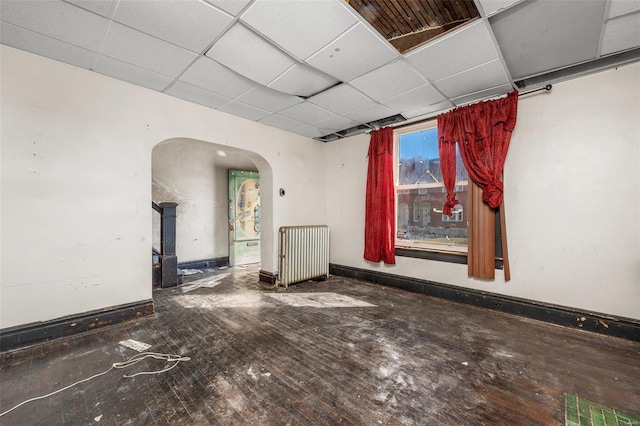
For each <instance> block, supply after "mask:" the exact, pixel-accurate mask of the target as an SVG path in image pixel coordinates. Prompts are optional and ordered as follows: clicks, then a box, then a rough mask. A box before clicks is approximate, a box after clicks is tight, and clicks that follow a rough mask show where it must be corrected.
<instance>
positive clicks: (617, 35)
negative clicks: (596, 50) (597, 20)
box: [601, 12, 640, 55]
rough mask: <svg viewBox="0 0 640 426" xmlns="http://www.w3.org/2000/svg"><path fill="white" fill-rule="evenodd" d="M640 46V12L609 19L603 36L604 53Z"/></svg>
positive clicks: (602, 51) (602, 52)
mask: <svg viewBox="0 0 640 426" xmlns="http://www.w3.org/2000/svg"><path fill="white" fill-rule="evenodd" d="M639 46H640V12H634V13H631V14H627V15H623V16H620V17H618V18H614V19H609V20H608V21H607V22H606V23H605V29H604V34H603V38H602V50H601V54H602V55H608V54H611V53H615V52H620V51H622V50H628V49H633V48H636V47H639Z"/></svg>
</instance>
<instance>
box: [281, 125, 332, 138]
mask: <svg viewBox="0 0 640 426" xmlns="http://www.w3.org/2000/svg"><path fill="white" fill-rule="evenodd" d="M291 131H292V132H293V133H297V134H299V135H302V136H306V137H308V138H319V137H321V136H325V135H327V134H328V133H326V132H322V131H321V130H320V129H318V128H317V127H313V126H304V127H298V128H297V129H293V130H291ZM329 133H330V132H329Z"/></svg>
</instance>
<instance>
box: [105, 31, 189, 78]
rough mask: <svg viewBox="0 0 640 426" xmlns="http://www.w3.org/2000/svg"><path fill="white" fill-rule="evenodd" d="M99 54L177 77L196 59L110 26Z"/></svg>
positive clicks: (164, 43) (149, 37)
mask: <svg viewBox="0 0 640 426" xmlns="http://www.w3.org/2000/svg"><path fill="white" fill-rule="evenodd" d="M101 53H103V54H104V55H106V56H110V57H112V58H114V59H118V60H120V61H123V62H128V63H130V64H133V65H136V66H138V67H141V68H146V69H148V70H151V71H154V72H157V73H161V74H165V75H168V76H170V77H177V76H178V75H179V74H180V73H182V72H183V71H184V69H185V68H187V66H189V64H190V63H191V62H192V61H193V60H194V59H196V57H197V56H198V55H196V54H195V53H193V52H189V51H188V50H185V49H182V48H180V47H177V46H174V45H173V44H169V43H167V42H166V41H162V40H160V39H157V38H155V37H151V36H150V35H147V34H144V33H141V32H139V31H136V30H133V29H131V28H129V27H125V26H124V25H121V24H118V23H116V22H112V23H111V25H110V26H109V31H108V32H107V36H106V38H105V40H104V44H103V45H102V49H101Z"/></svg>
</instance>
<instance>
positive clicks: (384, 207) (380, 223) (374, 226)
mask: <svg viewBox="0 0 640 426" xmlns="http://www.w3.org/2000/svg"><path fill="white" fill-rule="evenodd" d="M395 210H396V209H395V188H394V185H393V128H391V127H385V128H383V129H380V130H376V131H373V132H371V140H370V142H369V168H368V171H367V198H366V212H365V229H364V258H365V259H367V260H370V261H372V262H380V261H383V262H384V263H387V264H395V263H396V258H395V238H394V233H395V217H396V212H395Z"/></svg>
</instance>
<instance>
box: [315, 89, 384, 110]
mask: <svg viewBox="0 0 640 426" xmlns="http://www.w3.org/2000/svg"><path fill="white" fill-rule="evenodd" d="M308 100H309V102H311V103H314V104H316V105H318V106H320V107H322V108H324V109H326V110H329V111H331V112H334V113H336V114H342V113H343V112H347V111H353V110H354V109H359V108H362V107H365V106H367V105H372V104H373V103H374V102H373V101H372V100H371V99H370V98H368V97H367V96H365V95H363V94H362V93H360V92H358V91H357V90H356V89H354V88H353V87H351V86H349V85H348V84H341V85H339V86H336V87H332V88H331V89H329V90H327V91H325V92H322V93H320V94H318V95H316V96H313V97H311V98H309V99H308Z"/></svg>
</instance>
